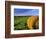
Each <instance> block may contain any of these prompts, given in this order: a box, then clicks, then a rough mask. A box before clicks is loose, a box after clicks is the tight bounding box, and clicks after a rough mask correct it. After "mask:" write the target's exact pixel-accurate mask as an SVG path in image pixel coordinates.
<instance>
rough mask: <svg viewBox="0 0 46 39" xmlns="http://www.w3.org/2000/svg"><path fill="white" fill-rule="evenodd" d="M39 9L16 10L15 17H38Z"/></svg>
mask: <svg viewBox="0 0 46 39" xmlns="http://www.w3.org/2000/svg"><path fill="white" fill-rule="evenodd" d="M38 15H39V9H20V8H15V9H14V16H38Z"/></svg>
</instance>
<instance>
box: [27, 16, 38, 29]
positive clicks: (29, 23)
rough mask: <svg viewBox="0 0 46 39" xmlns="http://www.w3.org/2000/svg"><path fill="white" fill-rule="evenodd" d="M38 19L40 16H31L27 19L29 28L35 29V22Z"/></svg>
mask: <svg viewBox="0 0 46 39" xmlns="http://www.w3.org/2000/svg"><path fill="white" fill-rule="evenodd" d="M37 20H38V16H31V17H29V18H28V19H27V26H28V28H29V29H33V27H32V26H33V25H34V23H35V22H36V21H37Z"/></svg>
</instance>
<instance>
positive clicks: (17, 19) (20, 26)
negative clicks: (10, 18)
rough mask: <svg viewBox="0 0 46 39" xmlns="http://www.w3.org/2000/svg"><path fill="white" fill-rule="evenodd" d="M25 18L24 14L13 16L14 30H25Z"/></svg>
mask: <svg viewBox="0 0 46 39" xmlns="http://www.w3.org/2000/svg"><path fill="white" fill-rule="evenodd" d="M27 19H28V17H26V16H22V17H21V16H14V30H27V29H29V28H28V27H27Z"/></svg>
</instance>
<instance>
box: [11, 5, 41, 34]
mask: <svg viewBox="0 0 46 39" xmlns="http://www.w3.org/2000/svg"><path fill="white" fill-rule="evenodd" d="M14 8H21V9H22V8H23V9H39V13H40V14H39V29H38V30H15V31H14ZM41 32H42V7H38V6H20V5H11V34H26V33H41Z"/></svg>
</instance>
